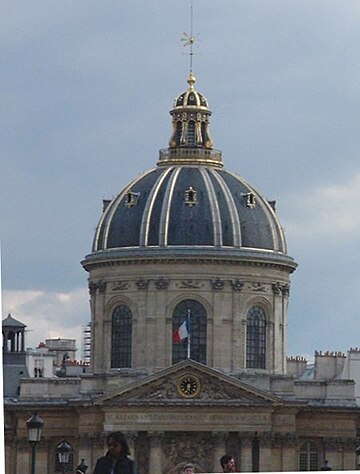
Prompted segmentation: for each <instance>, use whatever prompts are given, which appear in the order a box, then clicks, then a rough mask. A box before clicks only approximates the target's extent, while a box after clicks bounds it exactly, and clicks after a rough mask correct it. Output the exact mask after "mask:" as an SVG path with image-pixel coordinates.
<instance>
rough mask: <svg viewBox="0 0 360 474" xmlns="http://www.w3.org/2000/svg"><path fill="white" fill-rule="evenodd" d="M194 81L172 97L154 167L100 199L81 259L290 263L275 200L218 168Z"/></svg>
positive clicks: (205, 107) (218, 157)
mask: <svg viewBox="0 0 360 474" xmlns="http://www.w3.org/2000/svg"><path fill="white" fill-rule="evenodd" d="M195 80H196V79H195V76H194V75H193V74H192V73H190V75H189V78H188V81H187V82H188V84H189V87H188V90H187V91H186V92H184V93H182V94H180V95H179V96H178V97H177V98H176V99H175V103H174V107H173V109H172V110H171V111H170V115H171V116H172V125H173V132H172V136H171V138H170V141H169V147H168V148H166V149H164V150H160V157H159V160H158V163H157V167H156V168H153V169H151V170H150V171H147V172H145V173H143V174H142V175H140V176H139V177H137V178H135V179H134V180H133V181H132V182H130V183H129V184H128V185H127V186H125V188H124V189H123V190H122V191H121V192H120V193H119V194H118V195H117V196H116V197H115V198H114V199H113V200H112V201H104V212H103V215H102V217H101V219H100V222H99V224H98V226H97V229H96V232H95V238H94V241H93V247H92V254H91V255H88V256H87V257H86V260H87V262H88V263H90V262H91V261H94V260H98V259H100V260H102V259H104V258H105V259H107V258H129V257H130V256H135V255H136V256H137V257H146V256H154V255H157V256H159V255H164V256H165V254H166V255H167V256H169V255H170V254H173V255H174V256H179V255H180V254H181V255H184V256H190V255H192V256H194V254H196V255H199V256H201V255H204V254H206V255H207V254H209V252H211V253H212V254H213V255H214V253H216V254H217V255H216V256H224V255H226V256H227V257H229V258H244V256H245V257H249V258H251V259H253V258H255V259H256V258H261V259H262V260H263V259H264V258H265V259H266V260H272V261H273V260H274V259H275V260H278V261H279V260H282V261H283V263H285V264H287V265H288V264H290V266H293V264H294V262H293V260H292V259H291V258H290V257H288V256H287V255H286V243H285V237H284V233H283V230H282V228H281V225H280V223H279V220H278V218H277V216H276V213H275V202H268V201H267V200H266V199H265V198H264V197H262V196H261V194H259V193H258V192H257V191H256V190H255V189H254V188H253V187H252V186H250V185H249V184H248V183H247V182H246V181H245V180H244V179H243V178H241V177H240V176H238V175H236V174H234V173H231V172H229V171H227V170H225V169H224V168H223V163H222V154H221V151H219V150H215V149H213V147H212V140H211V138H210V133H209V122H210V116H211V111H210V110H209V108H208V102H207V100H206V99H205V97H204V96H203V95H202V94H200V93H199V92H198V91H196V89H195V87H194V84H195ZM159 252H160V253H159Z"/></svg>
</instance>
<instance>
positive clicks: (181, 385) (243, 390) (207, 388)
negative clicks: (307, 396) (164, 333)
mask: <svg viewBox="0 0 360 474" xmlns="http://www.w3.org/2000/svg"><path fill="white" fill-rule="evenodd" d="M282 403H283V400H281V399H280V398H278V397H276V396H274V395H272V394H270V393H268V392H265V391H262V390H260V389H258V388H255V387H253V386H251V385H248V384H246V383H244V382H241V381H240V380H239V379H237V378H235V377H232V376H229V375H226V374H224V373H222V372H220V371H218V370H215V369H212V368H210V367H207V366H205V365H203V364H200V363H198V362H194V361H192V360H186V361H182V362H179V363H178V364H175V365H173V366H171V367H168V368H166V369H163V370H160V371H159V372H156V373H155V374H152V375H149V376H146V377H144V378H142V379H140V380H138V381H136V382H133V383H131V384H129V385H127V386H126V387H123V388H121V389H119V390H117V391H116V392H114V393H112V394H110V395H106V396H102V397H99V398H98V399H97V400H96V404H101V405H114V404H115V405H125V404H126V405H139V404H140V405H142V404H146V405H160V404H162V405H164V404H165V405H179V404H180V405H183V404H195V405H207V406H211V405H226V406H229V405H234V406H237V405H238V406H255V405H278V404H282Z"/></svg>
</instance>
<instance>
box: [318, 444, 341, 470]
mask: <svg viewBox="0 0 360 474" xmlns="http://www.w3.org/2000/svg"><path fill="white" fill-rule="evenodd" d="M324 447H325V453H324V459H326V460H327V461H329V464H330V466H331V467H332V469H333V470H334V471H335V470H336V471H342V470H343V469H344V466H343V453H342V446H341V441H340V440H339V439H338V438H325V439H324ZM321 463H322V460H321V459H319V464H320V466H321ZM320 466H319V468H320Z"/></svg>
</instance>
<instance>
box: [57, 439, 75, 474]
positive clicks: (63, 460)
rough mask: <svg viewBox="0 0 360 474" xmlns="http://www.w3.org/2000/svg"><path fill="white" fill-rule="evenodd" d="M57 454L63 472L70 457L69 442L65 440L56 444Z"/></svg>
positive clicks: (63, 473)
mask: <svg viewBox="0 0 360 474" xmlns="http://www.w3.org/2000/svg"><path fill="white" fill-rule="evenodd" d="M56 449H57V454H58V460H59V464H61V468H62V471H61V472H62V474H65V469H66V465H67V464H68V462H69V459H70V453H71V451H72V448H71V446H70V444H69V443H67V442H66V441H62V442H61V443H60V444H59V445H58V446H57V448H56Z"/></svg>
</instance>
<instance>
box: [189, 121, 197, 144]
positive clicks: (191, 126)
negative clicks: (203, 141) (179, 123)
mask: <svg viewBox="0 0 360 474" xmlns="http://www.w3.org/2000/svg"><path fill="white" fill-rule="evenodd" d="M187 144H188V145H189V146H193V145H195V144H196V143H195V122H194V121H193V120H190V122H189V125H188V143H187Z"/></svg>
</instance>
